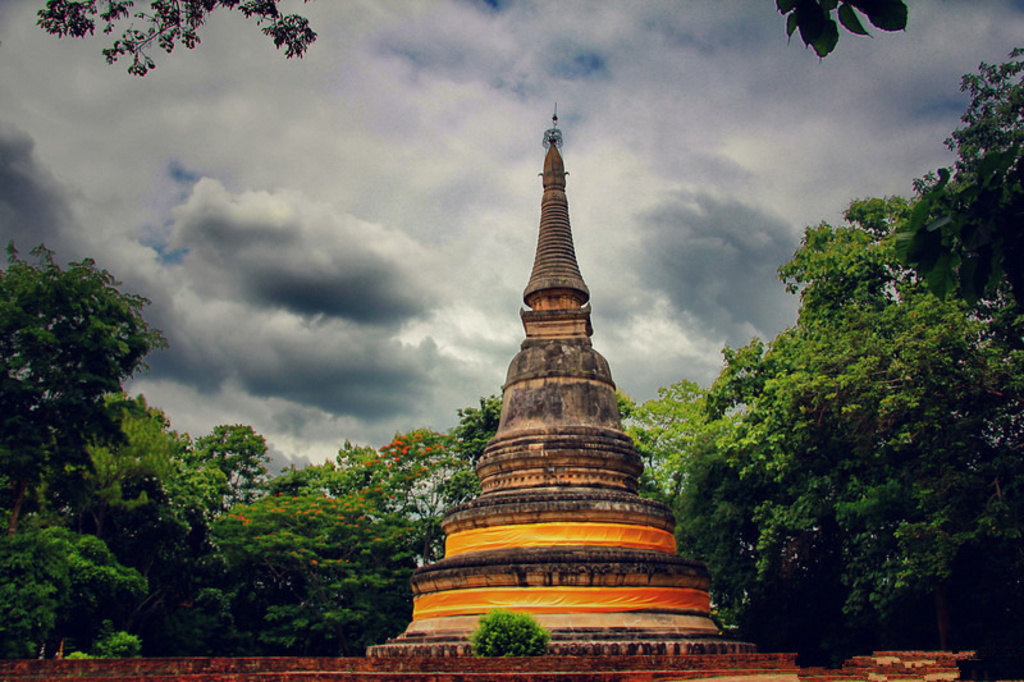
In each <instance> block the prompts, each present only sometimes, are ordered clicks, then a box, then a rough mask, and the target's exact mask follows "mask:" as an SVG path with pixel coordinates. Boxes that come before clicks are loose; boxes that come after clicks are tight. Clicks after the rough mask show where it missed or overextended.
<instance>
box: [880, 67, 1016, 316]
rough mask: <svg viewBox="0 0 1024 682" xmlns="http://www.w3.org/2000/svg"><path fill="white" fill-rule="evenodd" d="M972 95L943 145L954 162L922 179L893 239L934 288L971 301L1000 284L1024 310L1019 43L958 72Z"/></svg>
mask: <svg viewBox="0 0 1024 682" xmlns="http://www.w3.org/2000/svg"><path fill="white" fill-rule="evenodd" d="M961 90H963V91H964V92H966V93H968V94H970V96H971V102H970V105H969V106H968V108H967V111H966V112H965V113H964V115H963V116H962V117H961V119H960V120H961V121H962V122H963V123H964V126H963V127H962V128H959V129H957V130H955V131H954V132H953V134H952V136H950V138H949V139H948V140H946V145H947V146H948V147H949V148H950V149H951V150H952V151H954V152H956V154H957V161H956V164H955V165H954V167H953V168H940V169H939V170H938V172H937V177H935V176H931V177H928V178H925V179H923V180H920V181H919V182H918V184H919V186H920V187H921V189H922V191H923V196H922V198H921V201H920V202H919V203H918V205H917V207H916V208H915V210H914V212H913V214H912V215H911V217H910V220H908V221H906V224H905V225H904V226H903V227H902V228H901V229H900V235H899V236H900V239H899V241H898V242H897V247H898V250H899V254H900V257H901V258H902V260H903V262H905V263H907V264H909V265H911V266H913V267H914V268H916V269H917V271H918V272H920V273H921V275H922V276H924V277H925V279H926V281H927V282H928V285H929V286H930V288H931V289H932V291H933V292H935V293H936V294H938V295H940V296H941V295H944V294H946V293H947V292H954V291H955V292H956V293H957V294H958V295H960V296H961V297H963V298H965V299H966V300H967V301H969V302H972V303H973V302H975V301H978V300H979V299H981V298H983V297H992V296H994V295H995V294H996V292H997V291H999V289H1000V288H1001V287H1003V286H1004V285H1005V284H1008V285H1009V291H1008V292H1004V295H1009V296H1012V297H1013V298H1014V299H1015V300H1016V302H1017V306H1018V308H1019V309H1020V310H1024V227H1022V225H1024V153H1022V152H1024V115H1022V113H1021V112H1022V111H1024V49H1022V48H1017V49H1014V50H1013V51H1012V52H1011V53H1010V59H1009V61H1007V62H1005V63H1003V64H998V65H993V64H986V63H984V62H982V64H981V65H980V66H979V68H978V73H977V74H967V75H966V76H964V78H963V82H962V85H961Z"/></svg>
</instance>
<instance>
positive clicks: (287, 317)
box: [151, 178, 443, 420]
mask: <svg viewBox="0 0 1024 682" xmlns="http://www.w3.org/2000/svg"><path fill="white" fill-rule="evenodd" d="M173 214H174V216H175V219H174V224H173V226H172V229H171V239H170V246H172V247H174V248H177V249H182V250H187V253H186V254H185V255H184V257H183V258H182V259H181V262H180V263H178V264H174V265H171V266H168V267H166V269H165V270H164V271H163V275H164V281H165V282H166V283H167V284H166V286H168V289H169V293H170V296H169V297H165V298H164V300H163V301H161V302H159V303H157V304H156V305H154V307H153V319H155V320H156V321H157V324H159V326H160V327H161V328H162V329H163V330H164V333H165V334H166V335H167V337H168V341H169V344H170V348H169V350H167V351H164V352H163V353H161V354H159V356H157V357H155V358H154V359H153V361H152V363H151V366H152V376H153V378H155V379H166V380H172V381H176V382H178V383H181V384H185V385H188V386H191V387H192V388H193V389H194V390H196V391H199V392H200V393H202V394H204V395H216V394H217V393H218V392H220V391H223V390H225V389H227V388H235V389H241V390H242V391H244V392H246V393H248V394H249V395H252V396H255V397H259V398H272V399H279V400H283V401H287V402H290V403H292V404H294V405H298V406H302V407H304V408H316V409H317V410H322V411H323V412H324V413H326V414H329V415H333V416H341V415H346V416H349V417H356V418H359V419H368V420H379V419H383V418H387V417H393V416H396V415H400V414H403V413H405V412H408V411H409V410H410V409H413V408H415V407H416V405H417V403H418V402H421V401H423V400H425V399H427V393H428V390H429V388H430V386H431V381H430V379H431V376H432V374H433V373H434V372H435V371H436V370H437V369H438V368H440V367H442V366H443V362H442V361H441V360H440V359H439V358H438V355H437V351H436V347H435V346H434V344H433V343H432V342H430V341H424V342H421V343H419V344H418V345H414V344H402V343H399V342H398V341H395V340H393V339H392V336H393V335H394V333H395V332H396V330H397V329H398V328H399V327H400V326H401V324H402V323H403V322H405V321H406V320H409V319H411V318H414V317H415V316H416V315H418V314H421V313H424V312H425V311H426V304H425V303H424V301H427V300H429V293H428V291H429V288H430V287H429V283H428V282H426V281H424V279H423V278H424V277H425V275H419V274H417V273H419V272H429V271H430V270H431V268H430V267H429V266H428V260H427V259H426V258H424V257H423V255H422V254H421V253H419V249H420V247H419V245H418V244H417V243H416V242H415V241H414V240H412V239H410V238H409V237H407V236H405V235H402V234H400V233H396V232H394V231H391V230H387V229H385V228H382V227H380V226H378V225H375V224H371V223H366V222H363V221H359V220H357V219H355V218H353V217H351V216H347V215H338V214H336V213H335V211H334V209H333V208H332V207H331V206H330V205H328V204H323V203H320V204H318V203H316V202H313V201H311V200H310V199H309V198H308V197H305V196H304V195H303V194H302V193H299V192H281V193H271V192H231V191H229V190H227V189H226V188H225V187H224V186H223V185H222V184H220V183H219V182H217V181H214V180H210V179H208V178H204V179H200V180H199V181H198V182H197V183H196V184H195V187H194V189H193V191H192V193H191V194H190V195H189V196H188V197H187V198H186V199H185V201H184V203H182V204H181V205H180V206H178V207H177V208H175V209H174V211H173Z"/></svg>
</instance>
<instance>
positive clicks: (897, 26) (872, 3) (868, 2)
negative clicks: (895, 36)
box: [849, 0, 907, 31]
mask: <svg viewBox="0 0 1024 682" xmlns="http://www.w3.org/2000/svg"><path fill="white" fill-rule="evenodd" d="M849 4H851V5H853V6H854V7H856V8H857V9H859V10H860V11H861V12H863V13H864V14H866V15H867V16H868V21H870V22H871V24H872V25H874V26H877V27H878V28H880V29H882V30H883V31H902V30H904V29H905V28H906V27H907V6H906V4H905V3H904V2H903V0H849Z"/></svg>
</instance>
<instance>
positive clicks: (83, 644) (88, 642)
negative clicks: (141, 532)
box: [0, 528, 146, 658]
mask: <svg viewBox="0 0 1024 682" xmlns="http://www.w3.org/2000/svg"><path fill="white" fill-rule="evenodd" d="M145 590H146V580H145V578H143V577H142V576H141V575H140V574H139V573H138V571H135V570H134V569H131V568H128V567H125V566H123V565H121V564H120V563H119V562H118V561H117V559H116V558H115V557H114V555H113V554H112V553H111V552H110V550H109V549H108V548H107V546H106V545H105V544H104V543H103V541H101V540H100V539H99V538H96V537H94V536H91V535H79V534H77V533H72V532H71V531H69V530H67V529H64V528H45V529H31V530H30V531H29V532H24V533H19V534H18V535H17V536H14V537H6V538H2V539H0V655H2V656H4V657H7V658H30V657H35V656H37V655H39V653H40V650H41V649H48V650H49V651H56V650H57V648H58V646H59V645H60V643H61V642H62V641H66V642H67V645H68V646H69V647H70V648H72V649H78V650H87V649H89V648H90V647H91V646H92V645H93V643H94V642H95V641H97V640H98V639H99V638H101V637H102V634H103V633H102V627H101V622H102V621H103V620H108V621H110V622H118V623H121V624H124V623H125V621H126V619H127V617H128V614H129V612H130V610H131V607H132V605H133V604H134V603H135V601H136V600H138V599H140V598H141V596H142V595H143V594H144V593H145Z"/></svg>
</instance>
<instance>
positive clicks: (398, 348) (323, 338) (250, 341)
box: [149, 308, 441, 419]
mask: <svg viewBox="0 0 1024 682" xmlns="http://www.w3.org/2000/svg"><path fill="white" fill-rule="evenodd" d="M194 314H195V311H194V310H188V309H186V310H179V311H176V315H177V319H176V320H167V322H168V324H166V326H165V328H164V332H165V334H166V336H167V337H168V342H169V346H170V347H169V348H168V349H167V350H165V351H162V352H160V353H157V354H156V355H154V356H153V358H151V361H150V374H149V376H150V377H151V378H153V379H158V380H159V379H169V380H173V381H176V382H179V383H184V384H187V385H189V386H192V387H193V388H194V389H195V390H197V391H199V392H201V393H204V394H207V395H210V394H215V393H217V392H218V391H219V390H221V389H222V388H225V387H227V386H237V387H239V388H242V389H243V390H245V391H246V392H248V393H250V394H253V395H256V396H260V397H265V398H281V399H284V400H288V401H292V402H294V403H296V404H298V405H303V406H307V407H316V408H318V409H320V410H323V411H324V412H326V413H328V414H331V415H351V416H355V417H359V418H367V419H381V418H385V417H389V416H394V415H397V414H401V413H402V412H403V411H407V410H409V409H410V408H411V407H413V406H415V404H416V403H417V401H422V400H424V399H425V395H426V392H427V390H428V389H429V387H430V386H431V376H432V374H433V372H432V369H434V368H439V367H440V366H441V361H440V359H439V358H438V357H437V353H436V349H435V348H434V346H433V345H432V344H430V343H422V344H420V345H419V346H407V345H403V344H399V343H397V342H393V341H388V340H386V338H383V337H382V336H381V334H380V333H379V331H378V330H366V329H347V328H344V329H338V328H333V327H331V326H316V327H311V328H306V329H302V328H286V329H282V330H272V331H268V330H267V329H266V327H268V326H272V325H271V324H269V323H268V322H267V321H266V320H264V319H261V316H260V314H259V313H258V311H257V310H256V309H252V308H243V309H237V310H231V309H229V310H226V311H224V312H223V313H222V314H220V315H219V316H217V319H216V320H213V321H211V320H210V319H209V318H208V317H202V318H200V319H192V317H191V316H192V315H194Z"/></svg>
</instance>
